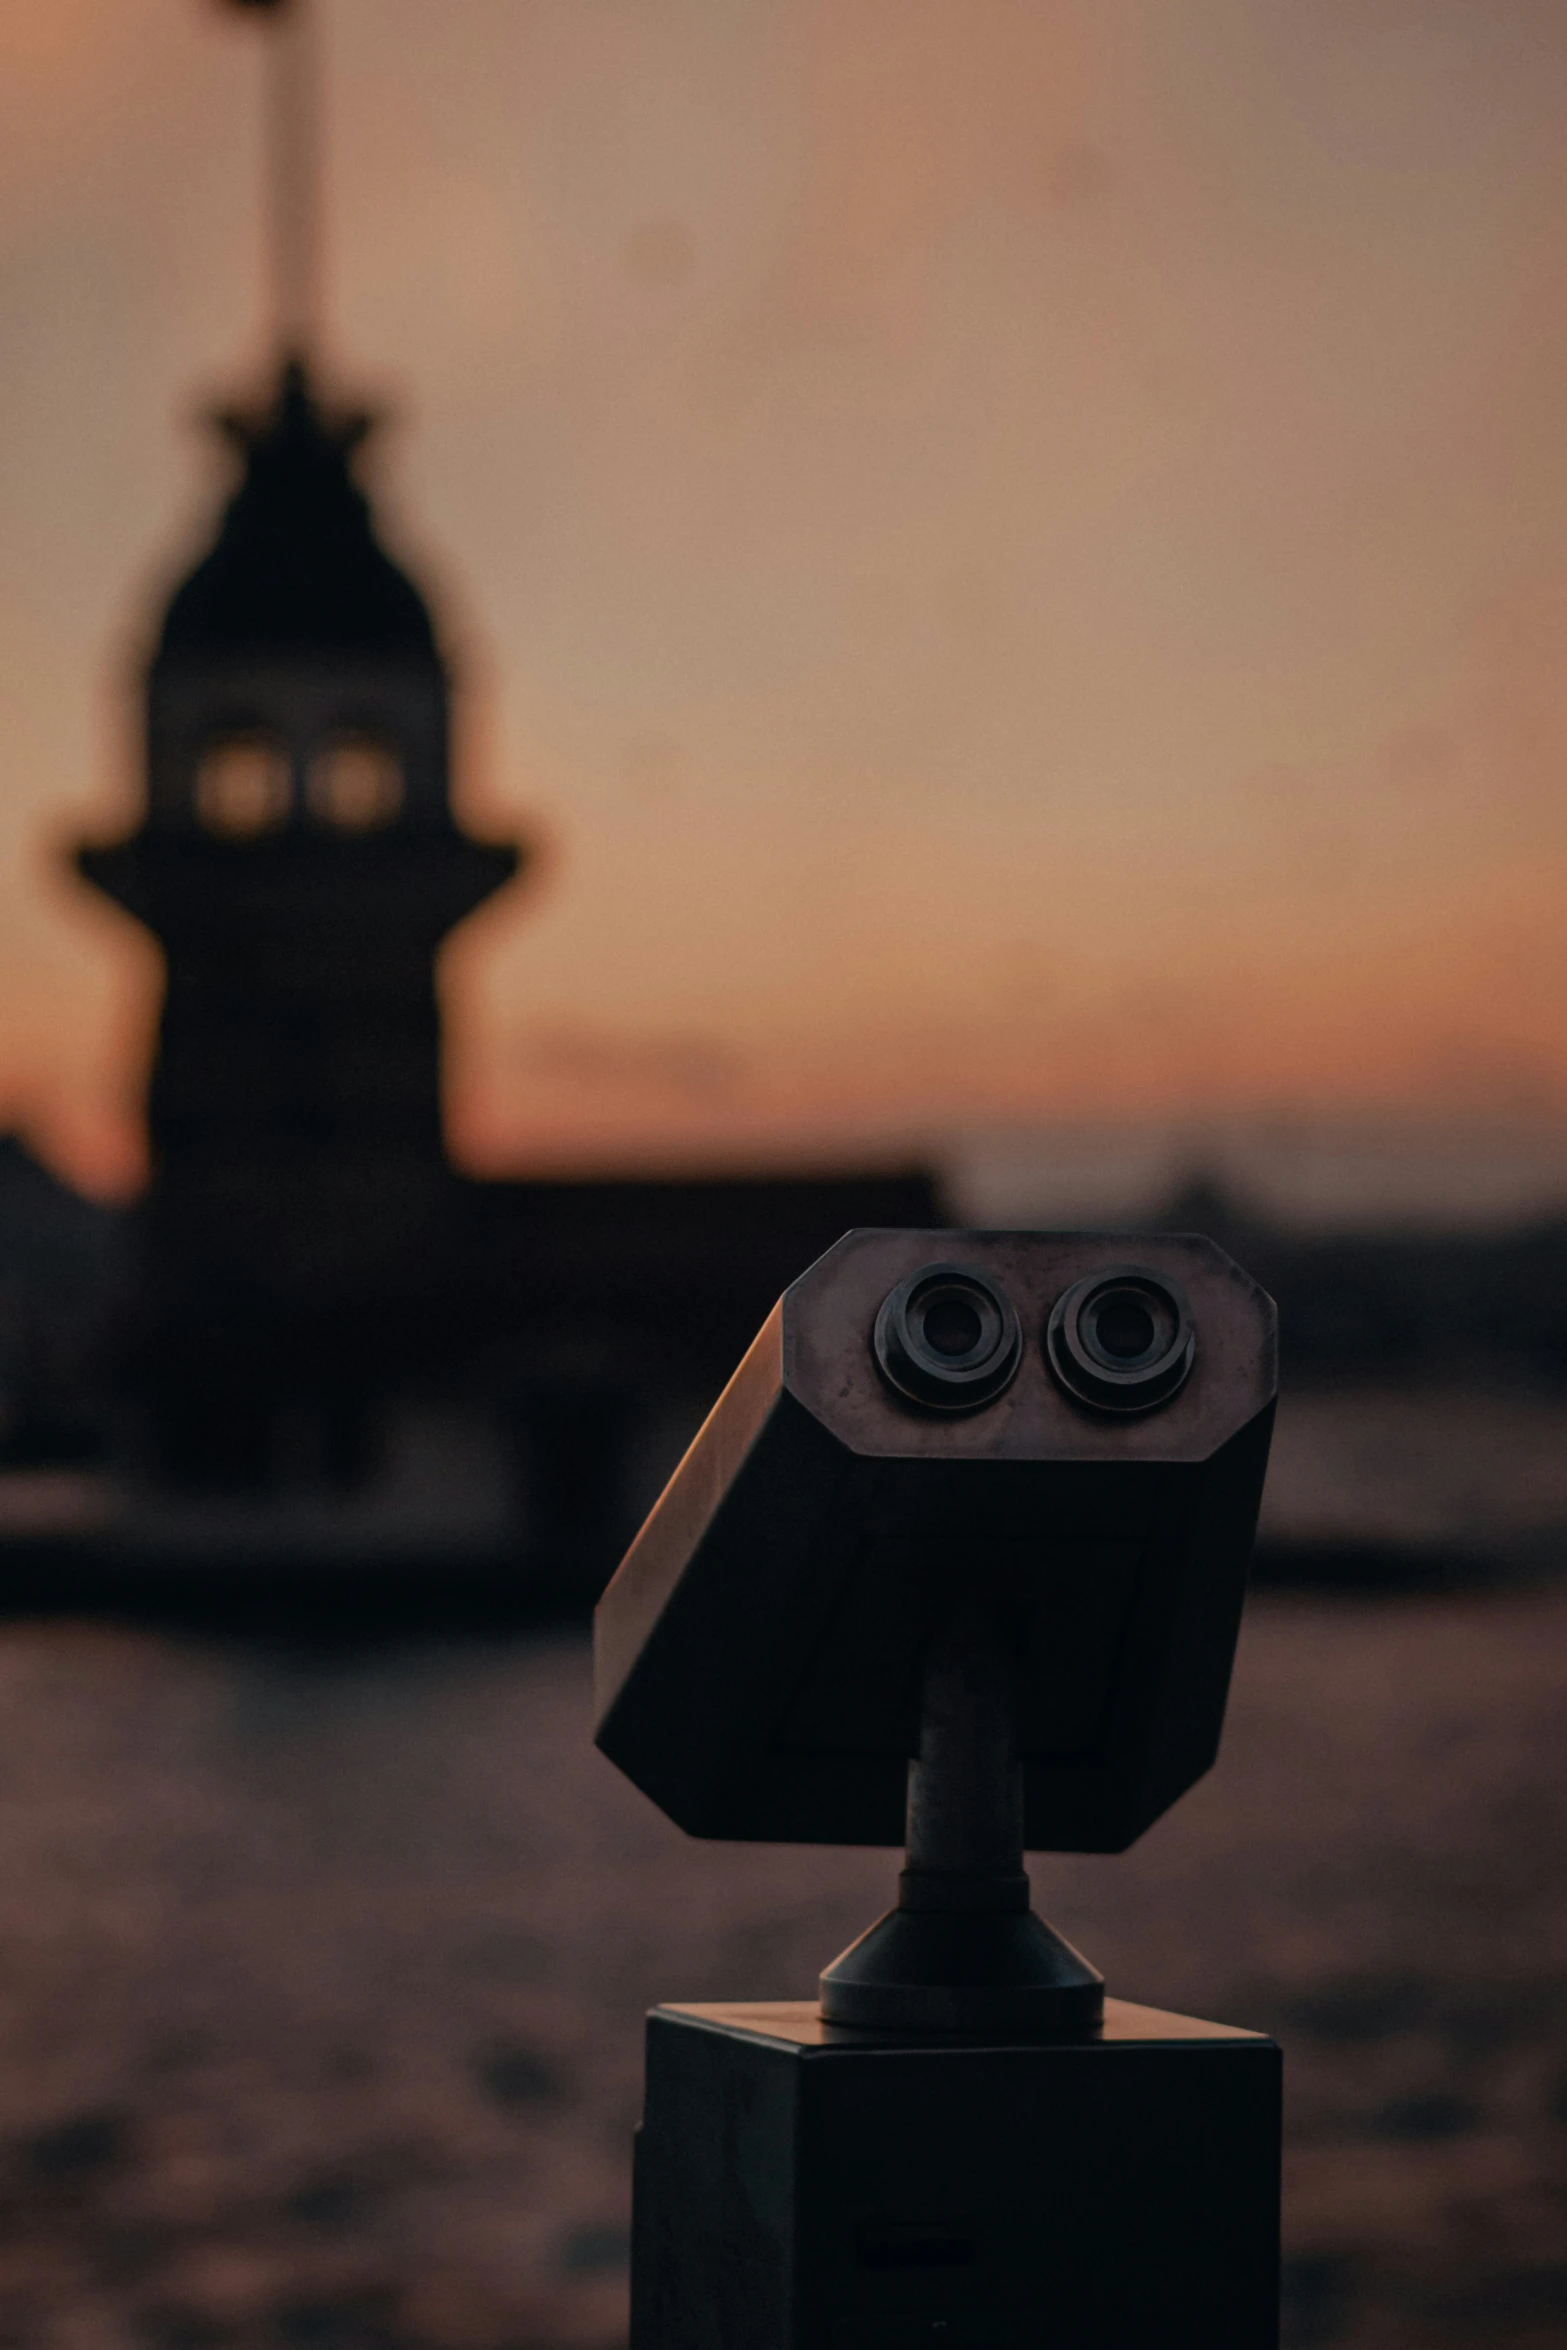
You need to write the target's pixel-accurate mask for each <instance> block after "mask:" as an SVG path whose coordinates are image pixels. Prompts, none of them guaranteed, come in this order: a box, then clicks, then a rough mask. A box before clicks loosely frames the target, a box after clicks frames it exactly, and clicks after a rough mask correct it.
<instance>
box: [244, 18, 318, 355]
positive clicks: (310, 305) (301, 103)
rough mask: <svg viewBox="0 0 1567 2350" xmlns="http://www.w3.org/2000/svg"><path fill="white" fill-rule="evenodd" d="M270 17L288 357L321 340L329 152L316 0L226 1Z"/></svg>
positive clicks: (271, 182) (274, 164)
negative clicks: (322, 120)
mask: <svg viewBox="0 0 1567 2350" xmlns="http://www.w3.org/2000/svg"><path fill="white" fill-rule="evenodd" d="M225 5H227V6H229V7H231V8H234V9H237V10H240V11H242V12H243V13H244V14H245V15H247V16H256V17H263V18H265V19H266V20H268V21H267V23H266V33H265V38H266V43H267V181H268V187H267V213H268V248H269V251H268V268H269V276H270V281H271V282H270V286H269V296H270V303H271V310H272V333H273V338H274V340H275V342H276V345H277V348H278V351H279V353H280V355H281V356H282V357H283V358H284V359H285V360H287V359H294V360H299V359H302V358H304V356H305V355H306V354H307V352H308V351H309V350H310V348H311V345H312V344H313V342H314V340H315V334H316V329H317V325H318V323H319V321H318V315H317V314H318V307H319V294H320V266H321V254H320V186H321V157H320V140H319V128H318V114H319V103H318V90H317V78H316V50H315V24H314V16H313V10H312V8H311V4H310V0H225Z"/></svg>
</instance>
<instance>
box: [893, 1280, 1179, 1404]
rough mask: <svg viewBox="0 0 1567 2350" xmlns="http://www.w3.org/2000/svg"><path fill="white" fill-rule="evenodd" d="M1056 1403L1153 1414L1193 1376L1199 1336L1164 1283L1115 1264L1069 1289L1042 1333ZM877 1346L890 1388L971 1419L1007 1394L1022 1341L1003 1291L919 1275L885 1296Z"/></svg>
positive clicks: (1170, 1284) (1173, 1286) (1173, 1288)
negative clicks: (1063, 1399)
mask: <svg viewBox="0 0 1567 2350" xmlns="http://www.w3.org/2000/svg"><path fill="white" fill-rule="evenodd" d="M1040 1338H1041V1344H1042V1346H1043V1348H1044V1354H1045V1361H1046V1363H1047V1365H1048V1367H1049V1370H1050V1372H1051V1375H1052V1376H1053V1377H1054V1379H1055V1380H1056V1383H1057V1384H1058V1386H1059V1387H1060V1388H1061V1390H1062V1392H1063V1393H1064V1394H1066V1395H1068V1396H1070V1397H1071V1398H1072V1399H1073V1401H1074V1402H1076V1403H1079V1404H1082V1405H1083V1406H1084V1407H1085V1408H1087V1409H1090V1410H1095V1411H1102V1412H1150V1411H1154V1410H1156V1409H1157V1408H1158V1406H1159V1405H1160V1404H1163V1403H1167V1402H1168V1401H1169V1399H1170V1397H1171V1396H1172V1395H1174V1394H1175V1393H1176V1391H1177V1390H1178V1389H1179V1388H1180V1387H1181V1386H1182V1384H1183V1383H1184V1381H1185V1379H1186V1377H1187V1375H1188V1373H1189V1372H1190V1370H1191V1367H1192V1358H1193V1355H1194V1353H1195V1351H1196V1332H1195V1330H1194V1328H1193V1324H1192V1310H1191V1306H1190V1304H1189V1303H1188V1301H1187V1296H1186V1292H1185V1290H1184V1289H1183V1288H1182V1287H1181V1285H1180V1283H1179V1282H1178V1281H1176V1280H1174V1279H1173V1278H1172V1277H1171V1276H1170V1275H1168V1274H1160V1273H1152V1272H1149V1271H1148V1270H1147V1269H1146V1268H1145V1267H1143V1266H1139V1265H1117V1266H1115V1267H1113V1268H1111V1269H1110V1270H1108V1271H1106V1272H1102V1273H1092V1274H1090V1275H1089V1276H1088V1277H1087V1279H1086V1280H1082V1281H1076V1282H1074V1283H1073V1284H1072V1286H1071V1287H1070V1288H1069V1289H1067V1290H1064V1291H1063V1292H1062V1294H1061V1296H1060V1297H1059V1298H1057V1300H1056V1301H1055V1304H1054V1306H1053V1307H1052V1309H1051V1312H1050V1318H1049V1321H1048V1323H1047V1324H1046V1326H1045V1328H1044V1330H1043V1331H1042V1332H1041V1334H1040ZM871 1343H872V1346H873V1348H874V1351H875V1356H876V1366H877V1369H878V1370H879V1371H880V1372H881V1375H882V1377H883V1378H884V1379H885V1380H886V1382H887V1384H888V1386H889V1387H892V1388H894V1389H895V1390H896V1391H897V1393H898V1394H899V1395H901V1396H903V1397H905V1398H906V1399H907V1400H908V1401H909V1402H910V1403H917V1404H922V1405H924V1406H925V1408H926V1409H927V1410H929V1411H938V1412H975V1411H980V1410H982V1409H983V1408H984V1406H985V1405H986V1404H989V1403H993V1402H994V1401H995V1399H996V1397H997V1396H998V1395H1001V1394H1003V1393H1004V1392H1005V1390H1006V1389H1007V1388H1008V1387H1009V1386H1010V1385H1011V1383H1012V1381H1013V1379H1014V1377H1015V1376H1016V1373H1017V1368H1018V1364H1019V1363H1020V1362H1021V1360H1022V1357H1023V1333H1022V1329H1021V1326H1020V1324H1019V1321H1018V1317H1017V1313H1016V1311H1015V1309H1014V1308H1013V1305H1012V1303H1011V1300H1010V1299H1009V1298H1008V1297H1007V1295H1006V1293H1005V1291H1004V1290H1003V1289H1002V1288H1001V1287H1000V1285H999V1284H998V1283H997V1282H995V1281H993V1280H990V1279H988V1278H987V1277H986V1275H985V1274H983V1273H980V1272H976V1271H975V1270H974V1268H973V1267H972V1266H968V1265H948V1264H936V1265H926V1266H923V1267H922V1268H921V1270H920V1271H919V1272H917V1273H914V1274H911V1275H910V1277H909V1278H908V1279H907V1280H906V1281H900V1282H899V1283H898V1285H897V1287H896V1288H895V1289H892V1290H889V1291H888V1293H887V1295H886V1297H885V1298H884V1299H883V1300H882V1303H881V1306H880V1308H879V1309H878V1311H877V1315H876V1323H875V1328H874V1331H873V1333H872V1341H871Z"/></svg>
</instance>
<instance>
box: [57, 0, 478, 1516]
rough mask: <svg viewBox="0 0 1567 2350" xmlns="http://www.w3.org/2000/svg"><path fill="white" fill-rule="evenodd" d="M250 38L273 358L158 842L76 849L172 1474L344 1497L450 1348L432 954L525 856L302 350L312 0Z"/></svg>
mask: <svg viewBox="0 0 1567 2350" xmlns="http://www.w3.org/2000/svg"><path fill="white" fill-rule="evenodd" d="M252 5H254V0H252ZM266 15H267V19H268V21H267V37H268V40H269V43H270V46H271V51H272V55H271V66H272V74H273V104H272V109H271V149H272V156H273V203H272V230H273V236H272V244H273V270H274V281H275V282H274V292H273V301H274V308H275V312H276V317H277V336H278V343H279V345H280V347H281V350H282V353H283V356H282V357H281V359H280V360H279V362H278V363H277V372H276V377H275V382H274V385H273V388H272V391H271V393H270V396H269V397H267V398H266V399H265V400H263V402H262V403H261V404H260V405H259V406H258V407H257V408H256V409H255V410H254V412H252V413H248V414H228V415H224V416H222V417H220V418H219V419H218V423H219V426H220V429H221V430H222V431H223V432H224V433H225V434H226V435H227V437H228V439H229V441H230V443H231V445H232V446H233V448H234V450H235V452H236V455H237V458H238V480H237V483H236V486H235V488H234V491H233V494H232V496H231V497H230V499H229V502H228V504H227V507H226V509H225V511H224V514H223V517H222V520H221V524H220V526H219V529H218V532H217V535H216V538H215V540H214V542H213V544H212V545H211V547H210V549H209V551H208V552H207V553H206V554H205V555H204V556H203V558H202V559H201V561H200V562H199V563H198V564H197V565H196V567H195V569H194V570H193V571H192V572H191V573H190V574H189V576H188V577H187V578H186V579H185V580H184V581H183V583H182V584H181V585H180V586H179V587H178V588H177V589H176V591H175V593H174V596H173V598H172V600H171V602H170V604H169V606H168V609H167V611H166V613H165V615H164V619H163V623H162V628H161V631H160V633H159V636H158V639H157V645H156V650H155V652H154V654H153V657H152V661H151V663H150V666H149V668H148V670H147V672H146V679H145V710H146V781H147V804H146V816H145V820H144V822H143V823H142V825H141V827H140V829H139V830H138V831H137V832H135V833H134V834H133V835H132V836H131V837H130V838H129V839H127V840H124V841H122V842H120V843H118V844H116V845H114V846H112V847H87V848H83V849H82V850H81V851H80V852H79V853H78V864H79V868H80V870H81V871H82V873H83V874H84V875H85V876H86V878H87V879H88V880H89V881H91V882H93V883H95V884H96V886H97V887H98V888H99V889H101V890H103V891H105V892H106V893H107V894H108V895H109V896H110V897H112V898H113V899H115V900H116V901H117V902H118V903H119V904H120V905H121V906H123V907H124V908H126V909H127V911H128V912H130V913H131V914H133V915H135V916H136V917H137V919H138V920H139V921H141V922H143V923H145V924H146V926H147V928H148V929H149V930H150V931H151V932H152V933H153V935H154V937H155V938H156V939H157V940H158V941H159V943H160V944H161V946H162V947H163V950H164V954H165V958H166V964H167V985H166V992H165V997H164V1003H163V1009H162V1016H161V1019H160V1022H159V1029H158V1041H157V1051H156V1059H155V1065H154V1070H153V1076H152V1087H151V1098H150V1108H149V1124H150V1135H151V1145H152V1160H153V1185H152V1191H151V1195H150V1199H149V1203H148V1208H147V1218H146V1222H147V1242H148V1264H147V1271H148V1275H149V1287H150V1292H151V1296H152V1299H153V1307H152V1334H153V1345H152V1350H151V1359H150V1361H149V1363H148V1365H147V1378H148V1383H149V1385H150V1388H151V1391H152V1396H151V1400H152V1402H153V1405H154V1418H155V1421H156V1424H157V1428H158V1436H159V1451H160V1453H161V1456H162V1464H163V1467H164V1468H165V1470H166V1471H169V1472H172V1473H174V1474H176V1475H181V1476H194V1477H197V1478H200V1479H203V1480H206V1479H218V1480H221V1481H230V1480H234V1479H239V1480H243V1481H247V1482H248V1481H253V1480H256V1479H265V1478H266V1477H267V1476H269V1475H270V1474H271V1473H272V1471H273V1469H274V1468H275V1466H276V1465H277V1462H278V1456H279V1446H280V1445H282V1446H283V1447H284V1449H285V1450H289V1451H292V1452H293V1454H294V1455H295V1457H296V1458H297V1457H298V1455H299V1452H300V1449H301V1445H303V1449H304V1452H305V1455H306V1457H307V1460H308V1462H309V1464H310V1465H311V1466H312V1467H320V1468H324V1469H326V1470H328V1471H333V1470H336V1471H342V1472H351V1471H352V1470H353V1469H354V1467H355V1466H356V1462H357V1456H358V1455H359V1454H360V1453H361V1452H362V1450H363V1444H364V1424H365V1412H364V1399H365V1397H366V1395H367V1393H369V1392H370V1391H371V1390H373V1388H374V1387H375V1385H376V1384H377V1382H378V1380H379V1379H380V1378H381V1377H382V1376H383V1375H384V1374H385V1373H386V1372H387V1370H388V1369H390V1368H392V1367H393V1366H395V1364H396V1363H397V1362H398V1361H400V1360H404V1359H409V1358H412V1357H425V1356H428V1354H429V1353H430V1351H431V1348H432V1345H435V1344H436V1343H437V1342H436V1334H435V1332H434V1330H433V1328H432V1318H433V1321H434V1322H437V1323H438V1321H439V1318H440V1314H441V1309H442V1299H443V1296H444V1294H445V1291H446V1288H447V1282H448V1274H449V1265H448V1262H447V1260H448V1255H449V1251H450V1248H451V1245H452V1234H451V1224H452V1206H451V1202H452V1195H453V1190H454V1184H453V1179H452V1178H451V1176H450V1175H449V1173H448V1170H447V1167H446V1163H445V1159H444V1154H443V1150H442V1139H441V1113H440V1098H439V1056H440V1023H439V1014H438V1009H437V1002H436V993H435V981H434V960H435V955H436V951H437V948H438V947H439V945H440V942H441V940H442V939H443V938H444V937H445V935H446V934H447V932H448V931H449V930H450V929H451V928H452V926H453V925H454V924H455V923H457V922H459V921H460V920H461V919H462V918H463V916H464V915H466V914H468V913H470V912H471V911H472V910H473V908H474V907H476V906H477V905H479V904H480V903H481V902H482V901H483V900H484V899H485V898H487V897H488V896H489V895H490V894H491V893H492V892H493V891H494V890H496V889H498V888H499V887H500V886H501V885H502V883H504V882H505V881H506V880H508V879H509V878H510V877H511V875H512V874H513V873H514V872H515V871H516V870H517V868H518V864H519V861H520V860H519V852H518V851H517V850H516V849H515V848H513V847H510V846H494V845H488V844H481V843H479V842H477V841H474V840H472V839H470V838H468V837H467V836H466V835H465V834H464V833H462V832H461V831H459V830H458V828H457V826H456V825H455V824H454V822H453V820H452V815H451V810H450V805H449V799H448V718H449V703H450V690H451V689H450V680H449V677H448V673H447V669H446V666H445V663H444V661H443V659H442V656H441V653H440V650H439V647H438V644H437V641H436V636H435V631H434V629H433V626H432V623H431V619H430V614H429V611H428V609H427V607H426V605H425V603H424V601H423V599H422V598H421V596H420V594H419V592H418V590H417V589H416V588H415V587H414V586H413V584H412V582H411V581H410V580H409V579H408V578H407V577H406V575H405V574H404V573H403V572H402V571H401V570H400V569H399V568H398V567H397V565H396V564H395V563H394V562H393V561H392V560H391V558H390V556H389V555H388V554H387V553H386V552H385V550H384V548H383V547H382V546H381V544H380V542H379V539H378V536H377V533H376V529H375V525H374V521H373V517H372V515H371V511H370V507H369V504H368V502H367V499H366V496H365V493H364V491H363V489H362V488H361V486H360V484H359V481H358V480H357V478H356V476H355V471H354V459H355V453H356V451H357V450H358V448H359V447H360V445H361V444H362V442H363V440H364V437H365V435H366V432H367V430H368V428H369V419H368V418H367V417H365V416H364V415H361V414H357V413H352V412H347V411H342V412H339V411H334V410H333V409H331V408H329V407H328V406H327V405H326V404H325V403H324V402H323V400H322V398H321V397H320V395H319V393H318V391H317V389H316V385H315V382H314V380H313V372H312V369H311V367H310V365H309V363H308V361H307V359H306V358H305V356H304V352H305V350H306V349H307V347H308V341H309V334H310V324H311V313H312V310H313V277H314V266H315V261H314V255H315V237H314V220H313V203H312V191H313V186H314V176H315V166H314V155H313V148H312V142H311V139H310V136H309V130H310V115H311V90H310V81H309V73H308V62H309V60H308V50H307V48H306V45H305V44H306V41H307V38H308V23H307V20H306V19H305V16H304V13H303V6H302V0H283V4H282V5H274V6H273V7H272V8H271V9H269V10H267V11H266ZM302 1392H303V1393H305V1394H306V1395H313V1396H314V1397H315V1399H316V1406H318V1407H319V1408H316V1407H315V1406H313V1407H312V1408H311V1409H310V1410H308V1411H306V1413H305V1414H304V1418H305V1420H307V1421H310V1422H311V1423H312V1425H311V1429H310V1430H309V1431H308V1432H306V1433H305V1434H303V1435H301V1431H300V1419H301V1415H300V1409H299V1406H298V1402H297V1398H298V1397H299V1396H300V1394H301V1393H302ZM285 1396H287V1397H291V1398H294V1399H296V1400H295V1401H294V1402H292V1403H291V1404H290V1405H289V1406H288V1407H287V1408H288V1410H289V1411H290V1412H291V1413H292V1416H293V1423H294V1425H293V1430H292V1433H290V1432H289V1431H287V1430H283V1429H280V1426H279V1414H280V1411H282V1410H283V1405H282V1403H281V1399H282V1398H284V1397H285Z"/></svg>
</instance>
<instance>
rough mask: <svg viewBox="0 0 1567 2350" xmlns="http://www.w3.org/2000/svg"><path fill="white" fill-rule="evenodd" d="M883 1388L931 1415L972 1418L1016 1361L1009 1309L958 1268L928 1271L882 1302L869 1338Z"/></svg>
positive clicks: (1017, 1343) (1017, 1346) (991, 1288)
mask: <svg viewBox="0 0 1567 2350" xmlns="http://www.w3.org/2000/svg"><path fill="white" fill-rule="evenodd" d="M871 1343H872V1347H873V1350H874V1352H875V1356H876V1364H877V1368H878V1369H879V1370H880V1372H881V1375H882V1377H883V1378H884V1379H885V1380H886V1381H887V1383H888V1385H889V1386H891V1387H895V1388H896V1389H897V1390H898V1393H899V1394H900V1395H904V1396H907V1397H908V1398H909V1400H910V1401H911V1402H913V1403H921V1404H924V1405H926V1406H927V1407H928V1408H930V1409H932V1410H935V1411H943V1412H971V1411H976V1410H977V1409H978V1408H979V1406H980V1405H981V1404H986V1403H989V1402H990V1401H991V1400H992V1398H993V1397H995V1396H998V1395H999V1394H1000V1393H1001V1390H1002V1389H1003V1388H1004V1387H1005V1386H1006V1385H1007V1383H1008V1381H1009V1380H1010V1379H1011V1377H1012V1375H1013V1373H1014V1372H1015V1371H1016V1369H1017V1367H1018V1363H1019V1361H1020V1359H1021V1357H1022V1353H1023V1339H1022V1333H1021V1331H1020V1330H1019V1328H1018V1319H1017V1316H1016V1314H1015V1313H1014V1312H1013V1310H1012V1308H1011V1306H1010V1305H1009V1304H1008V1303H1007V1300H1006V1298H1005V1297H1004V1296H1003V1295H1002V1293H1001V1291H1000V1290H999V1289H998V1288H997V1287H996V1286H995V1284H994V1282H992V1281H987V1280H986V1278H985V1276H984V1275H983V1274H982V1273H970V1272H968V1271H966V1270H965V1269H964V1268H963V1267H962V1266H961V1265H927V1266H926V1267H925V1268H924V1270H923V1272H919V1273H915V1274H913V1275H911V1276H910V1278H909V1279H908V1280H907V1281H900V1282H899V1284H898V1286H897V1288H896V1289H895V1290H893V1291H892V1292H891V1294H890V1295H889V1296H888V1297H886V1298H884V1299H883V1301H882V1306H881V1311H880V1312H879V1313H878V1314H877V1316H876V1328H875V1331H874V1332H873V1334H872V1341H871Z"/></svg>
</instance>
